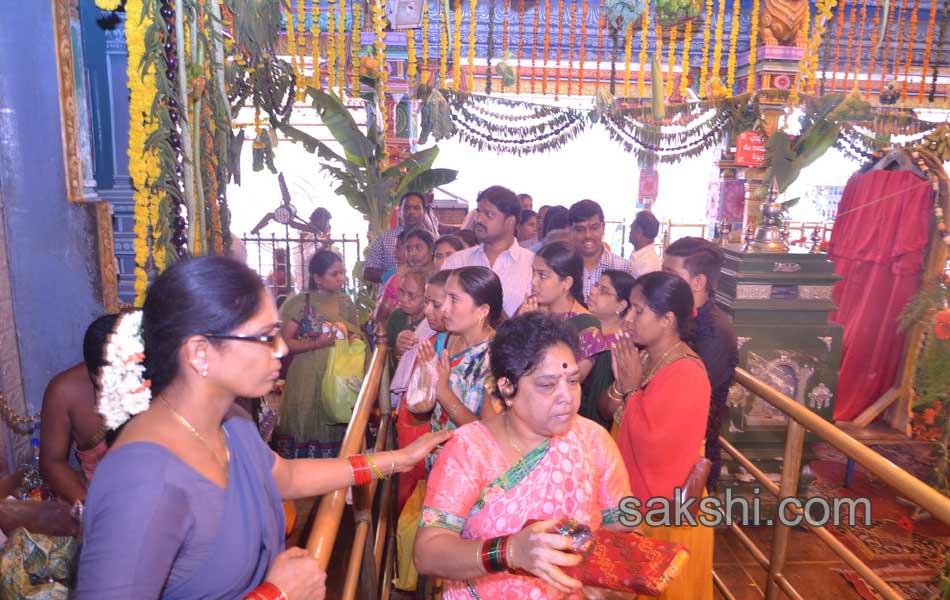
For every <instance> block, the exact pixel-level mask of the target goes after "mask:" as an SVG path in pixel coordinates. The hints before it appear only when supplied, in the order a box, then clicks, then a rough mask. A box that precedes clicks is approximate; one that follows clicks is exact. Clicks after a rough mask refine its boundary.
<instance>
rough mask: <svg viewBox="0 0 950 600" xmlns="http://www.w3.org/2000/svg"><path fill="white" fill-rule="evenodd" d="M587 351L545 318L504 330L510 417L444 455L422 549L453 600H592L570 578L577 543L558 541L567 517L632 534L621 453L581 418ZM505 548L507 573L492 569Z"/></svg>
mask: <svg viewBox="0 0 950 600" xmlns="http://www.w3.org/2000/svg"><path fill="white" fill-rule="evenodd" d="M576 348H577V342H576V336H575V335H574V334H573V331H572V330H571V328H570V327H568V326H567V325H566V324H565V323H564V320H563V319H559V318H557V317H553V316H550V315H545V314H542V313H539V312H532V313H528V314H525V315H522V316H519V317H517V318H515V319H512V320H510V321H508V322H506V323H504V324H503V325H502V326H501V327H500V328H499V330H498V333H497V334H496V336H495V338H494V340H493V341H492V342H491V348H490V352H491V356H492V361H491V369H492V374H493V375H494V377H495V381H496V384H497V389H498V393H499V395H500V396H501V398H502V400H503V404H504V407H505V408H504V410H503V412H502V413H501V414H498V415H494V416H492V417H490V418H488V419H485V420H481V421H475V422H473V423H469V424H468V425H465V426H463V427H460V428H459V429H458V430H456V433H455V435H454V436H453V438H452V440H450V441H449V442H448V443H447V444H446V446H445V448H444V449H443V450H442V451H441V452H440V453H439V457H438V460H437V462H436V464H435V467H434V468H433V470H432V473H431V474H430V476H429V482H428V487H427V491H426V499H425V503H424V506H423V510H422V519H421V522H420V528H419V533H418V534H417V537H416V544H415V549H414V556H415V562H416V567H417V568H418V570H419V572H420V573H422V574H427V575H432V576H436V577H441V578H443V579H445V580H446V581H445V588H444V593H443V597H444V598H445V600H456V599H460V598H492V599H495V598H518V599H519V600H522V599H525V600H526V599H535V598H539V599H540V598H552V599H562V598H581V597H582V593H581V584H580V582H579V581H577V580H575V579H573V578H571V577H568V576H567V575H566V574H564V572H563V571H561V569H560V568H559V566H571V565H576V564H577V563H579V562H580V557H579V556H578V555H575V554H571V553H568V552H565V550H566V549H568V548H570V546H571V540H570V538H568V537H565V536H561V535H557V534H552V533H547V531H548V530H550V528H551V526H552V525H553V524H554V523H555V521H557V520H558V519H561V518H564V517H570V518H573V519H575V520H577V521H578V522H580V523H584V524H587V525H589V526H590V527H591V528H592V529H594V530H596V529H599V528H601V527H610V528H611V529H617V530H622V531H627V530H628V529H627V528H626V527H624V526H622V525H621V524H620V522H619V517H620V511H619V508H618V506H619V503H620V500H621V499H622V498H624V497H625V496H629V495H630V484H629V482H628V480H627V473H626V469H625V468H624V465H623V460H622V459H621V457H620V452H619V450H618V449H617V446H616V444H614V442H613V440H612V439H611V438H610V435H609V434H608V433H607V431H606V430H605V429H604V428H603V427H601V426H600V425H597V424H596V423H594V422H593V421H590V420H588V419H585V418H583V417H580V416H578V415H577V409H578V406H579V404H580V391H581V382H580V380H581V377H580V369H579V368H578V365H577V360H576V357H575V353H576ZM535 521H537V522H535ZM493 542H496V543H497V544H498V545H499V546H504V548H505V555H506V556H505V557H504V558H503V559H502V563H498V561H495V562H493V563H489V562H486V561H485V560H484V554H485V548H486V547H487V546H488V545H490V544H492V543H493ZM516 572H517V574H516Z"/></svg>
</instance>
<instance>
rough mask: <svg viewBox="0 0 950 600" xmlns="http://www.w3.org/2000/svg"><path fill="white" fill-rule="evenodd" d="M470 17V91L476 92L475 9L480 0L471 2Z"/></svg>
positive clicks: (471, 0)
mask: <svg viewBox="0 0 950 600" xmlns="http://www.w3.org/2000/svg"><path fill="white" fill-rule="evenodd" d="M468 6H469V17H468V91H469V93H472V92H474V91H475V9H476V8H477V6H478V0H470V2H469V4H468Z"/></svg>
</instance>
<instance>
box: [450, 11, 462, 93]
mask: <svg viewBox="0 0 950 600" xmlns="http://www.w3.org/2000/svg"><path fill="white" fill-rule="evenodd" d="M454 33H455V39H454V40H452V41H453V48H452V89H453V90H454V91H456V92H457V91H459V88H460V87H461V85H462V0H455V31H454Z"/></svg>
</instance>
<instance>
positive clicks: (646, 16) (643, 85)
mask: <svg viewBox="0 0 950 600" xmlns="http://www.w3.org/2000/svg"><path fill="white" fill-rule="evenodd" d="M710 1H711V0H710ZM649 31H650V0H645V2H644V4H643V16H641V17H640V73H639V78H638V79H637V95H638V96H639V97H641V98H643V97H645V96H646V95H647V82H646V75H647V46H648V45H649V44H648V42H649V38H648V37H647V35H648V33H649Z"/></svg>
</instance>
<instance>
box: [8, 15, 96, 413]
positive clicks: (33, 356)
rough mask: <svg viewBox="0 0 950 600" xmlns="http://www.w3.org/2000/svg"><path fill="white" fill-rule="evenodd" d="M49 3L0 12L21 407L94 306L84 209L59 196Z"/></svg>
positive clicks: (34, 395) (32, 402) (78, 336)
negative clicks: (23, 393)
mask: <svg viewBox="0 0 950 600" xmlns="http://www.w3.org/2000/svg"><path fill="white" fill-rule="evenodd" d="M50 4H51V3H50V2H20V3H18V5H17V9H16V10H8V11H4V12H3V16H2V17H0V198H2V203H3V217H4V226H5V233H6V239H7V251H8V256H9V261H10V279H11V283H12V288H13V310H14V314H15V318H16V333H17V338H18V344H19V349H20V357H21V368H22V371H23V381H24V387H25V393H26V399H27V403H28V405H29V408H30V410H31V412H35V411H37V410H39V408H40V404H41V402H42V398H43V390H44V389H45V387H46V384H47V382H48V381H49V379H50V378H51V377H52V376H53V375H54V374H56V373H57V372H59V371H61V370H63V369H65V368H67V367H69V366H70V365H73V364H75V363H77V362H79V361H80V360H81V359H82V336H83V333H84V332H85V329H86V326H87V325H88V324H89V323H90V322H91V321H92V320H93V319H94V318H95V317H97V316H99V315H100V314H102V313H103V307H102V304H101V300H100V299H99V298H98V296H99V293H98V290H99V281H98V280H99V276H98V265H97V262H98V259H97V251H96V248H97V242H96V225H95V218H94V213H93V211H92V208H93V207H92V206H89V205H73V204H70V203H69V202H67V200H66V184H65V179H64V168H63V152H62V144H61V137H60V111H59V94H58V91H57V83H56V81H57V80H56V58H55V55H54V43H53V25H52V14H51V12H52V8H51V6H50Z"/></svg>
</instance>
